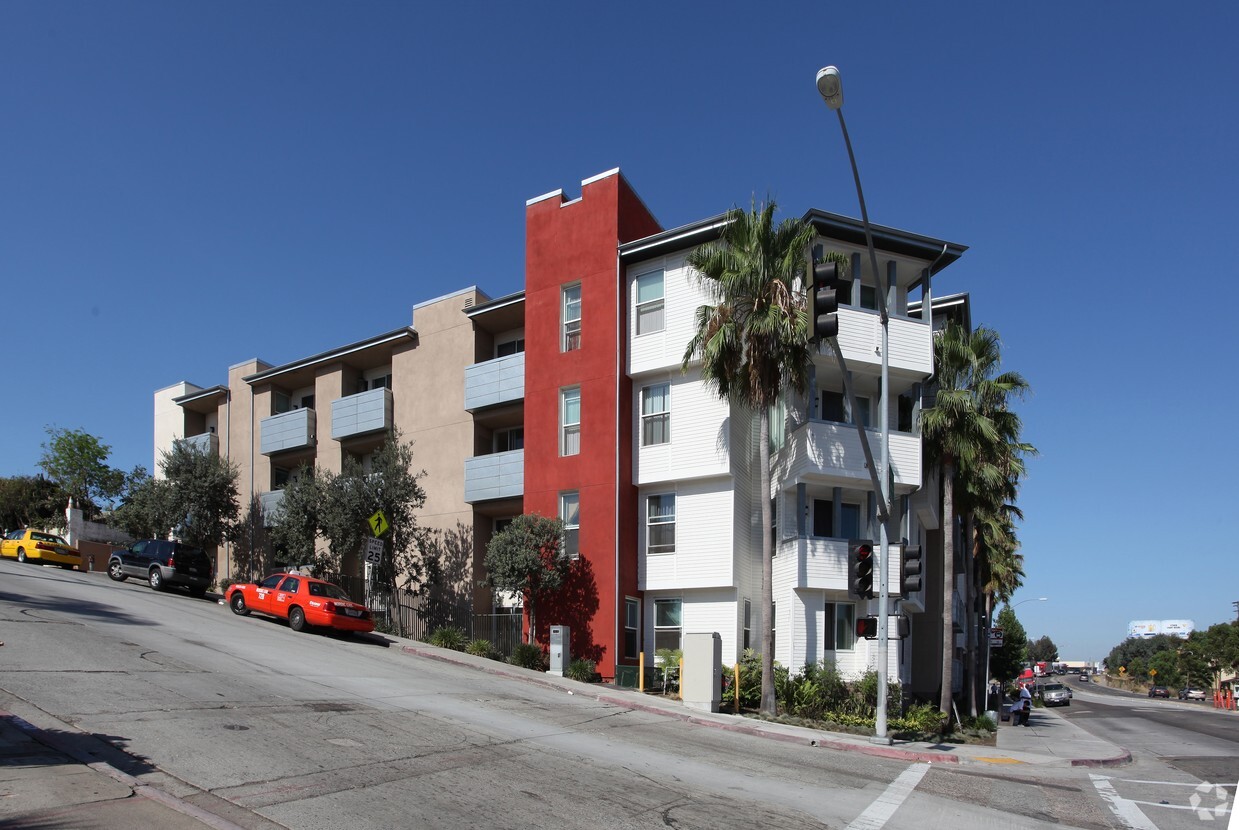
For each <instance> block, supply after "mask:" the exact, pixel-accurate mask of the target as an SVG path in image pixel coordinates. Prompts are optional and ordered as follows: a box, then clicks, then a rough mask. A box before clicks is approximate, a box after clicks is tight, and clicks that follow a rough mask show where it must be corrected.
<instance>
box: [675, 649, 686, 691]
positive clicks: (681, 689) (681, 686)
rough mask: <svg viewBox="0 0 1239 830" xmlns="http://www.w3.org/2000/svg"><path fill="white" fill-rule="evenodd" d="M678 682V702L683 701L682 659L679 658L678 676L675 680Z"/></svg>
mask: <svg viewBox="0 0 1239 830" xmlns="http://www.w3.org/2000/svg"><path fill="white" fill-rule="evenodd" d="M676 680H677V681H679V692H678V693H677V694H676V697H678V698H679V699H680V700H683V699H684V658H683V657H681V658H680V675H679V677H677V678H676Z"/></svg>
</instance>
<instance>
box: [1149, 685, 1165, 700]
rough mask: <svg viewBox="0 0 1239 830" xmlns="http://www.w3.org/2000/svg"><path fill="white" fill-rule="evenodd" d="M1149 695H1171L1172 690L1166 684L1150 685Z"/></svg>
mask: <svg viewBox="0 0 1239 830" xmlns="http://www.w3.org/2000/svg"><path fill="white" fill-rule="evenodd" d="M1149 697H1165V698H1169V697H1170V690H1169V689H1167V688H1166V687H1165V686H1150V687H1149Z"/></svg>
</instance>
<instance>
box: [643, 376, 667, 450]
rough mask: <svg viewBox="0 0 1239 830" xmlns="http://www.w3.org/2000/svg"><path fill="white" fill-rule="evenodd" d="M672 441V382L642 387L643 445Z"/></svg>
mask: <svg viewBox="0 0 1239 830" xmlns="http://www.w3.org/2000/svg"><path fill="white" fill-rule="evenodd" d="M670 441H671V384H670V383H655V384H654V385H652V386H645V387H642V389H641V446H643V447H650V446H653V445H655V444H667V443H670Z"/></svg>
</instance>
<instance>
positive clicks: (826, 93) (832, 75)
mask: <svg viewBox="0 0 1239 830" xmlns="http://www.w3.org/2000/svg"><path fill="white" fill-rule="evenodd" d="M817 91H818V94H820V95H821V96H822V100H823V101H825V102H826V106H828V107H830V108H831V109H832V110H837V109H839V107H841V106H843V82H842V81H840V80H839V70H838V69H837V68H836V67H833V66H826V67H823V68H821V69H819V70H817Z"/></svg>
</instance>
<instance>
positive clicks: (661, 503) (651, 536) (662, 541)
mask: <svg viewBox="0 0 1239 830" xmlns="http://www.w3.org/2000/svg"><path fill="white" fill-rule="evenodd" d="M645 550H646V553H651V554H653V553H675V493H662V494H659V495H657V496H649V497H647V498H646V500H645Z"/></svg>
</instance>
